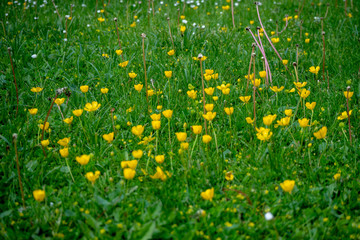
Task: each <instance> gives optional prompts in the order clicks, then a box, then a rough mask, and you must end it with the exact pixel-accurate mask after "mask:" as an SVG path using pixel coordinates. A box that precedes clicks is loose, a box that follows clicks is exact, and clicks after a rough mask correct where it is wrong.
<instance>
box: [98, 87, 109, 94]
mask: <svg viewBox="0 0 360 240" xmlns="http://www.w3.org/2000/svg"><path fill="white" fill-rule="evenodd" d="M100 91H101V92H102V93H103V94H106V93H108V92H109V89H108V88H101V89H100Z"/></svg>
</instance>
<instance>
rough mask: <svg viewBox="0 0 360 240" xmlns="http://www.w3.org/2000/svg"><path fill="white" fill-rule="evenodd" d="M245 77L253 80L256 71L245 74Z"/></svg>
mask: <svg viewBox="0 0 360 240" xmlns="http://www.w3.org/2000/svg"><path fill="white" fill-rule="evenodd" d="M245 78H246V79H247V80H253V79H254V73H252V74H250V75H245Z"/></svg>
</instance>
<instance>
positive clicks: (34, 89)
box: [30, 87, 43, 93]
mask: <svg viewBox="0 0 360 240" xmlns="http://www.w3.org/2000/svg"><path fill="white" fill-rule="evenodd" d="M42 90H43V88H41V87H33V88H31V89H30V91H32V92H33V93H39V92H41V91H42Z"/></svg>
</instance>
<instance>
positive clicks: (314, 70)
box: [309, 66, 320, 75]
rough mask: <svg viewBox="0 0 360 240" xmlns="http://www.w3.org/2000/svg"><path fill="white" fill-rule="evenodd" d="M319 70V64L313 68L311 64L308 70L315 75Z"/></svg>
mask: <svg viewBox="0 0 360 240" xmlns="http://www.w3.org/2000/svg"><path fill="white" fill-rule="evenodd" d="M319 70H320V67H319V66H317V67H316V68H315V67H314V66H311V67H310V68H309V72H311V73H314V74H316V75H317V74H318V72H319Z"/></svg>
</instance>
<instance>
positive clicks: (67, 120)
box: [63, 116, 74, 124]
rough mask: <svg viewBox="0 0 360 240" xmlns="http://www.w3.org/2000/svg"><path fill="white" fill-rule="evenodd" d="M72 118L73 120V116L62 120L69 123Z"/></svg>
mask: <svg viewBox="0 0 360 240" xmlns="http://www.w3.org/2000/svg"><path fill="white" fill-rule="evenodd" d="M73 120H74V117H73V116H71V117H69V118H65V119H64V120H63V121H64V122H65V123H67V124H71V123H72V121H73Z"/></svg>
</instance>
